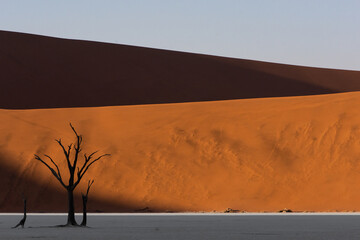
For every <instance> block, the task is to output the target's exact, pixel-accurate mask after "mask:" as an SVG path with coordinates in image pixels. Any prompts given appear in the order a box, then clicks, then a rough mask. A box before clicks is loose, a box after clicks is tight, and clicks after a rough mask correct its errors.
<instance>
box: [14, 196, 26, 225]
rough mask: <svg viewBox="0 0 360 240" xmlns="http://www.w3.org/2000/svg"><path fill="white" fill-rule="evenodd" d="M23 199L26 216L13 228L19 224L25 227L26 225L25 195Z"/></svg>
mask: <svg viewBox="0 0 360 240" xmlns="http://www.w3.org/2000/svg"><path fill="white" fill-rule="evenodd" d="M23 201H24V217H23V218H22V219H21V220H20V222H19V223H18V224H17V225H16V226H15V227H13V228H17V227H18V226H21V227H22V228H24V225H25V221H26V198H25V197H24V196H23Z"/></svg>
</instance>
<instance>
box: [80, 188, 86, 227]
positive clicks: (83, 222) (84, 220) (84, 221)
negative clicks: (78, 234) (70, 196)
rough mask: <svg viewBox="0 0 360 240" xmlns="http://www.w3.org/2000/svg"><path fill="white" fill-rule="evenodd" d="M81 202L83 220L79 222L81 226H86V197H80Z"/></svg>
mask: <svg viewBox="0 0 360 240" xmlns="http://www.w3.org/2000/svg"><path fill="white" fill-rule="evenodd" d="M82 201H83V220H82V222H81V226H86V220H87V219H86V218H87V217H86V204H87V196H84V195H83V196H82Z"/></svg>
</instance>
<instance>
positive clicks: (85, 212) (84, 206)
mask: <svg viewBox="0 0 360 240" xmlns="http://www.w3.org/2000/svg"><path fill="white" fill-rule="evenodd" d="M93 183H94V180H92V181H89V182H88V188H87V190H86V194H85V195H84V194H81V196H82V202H83V220H82V222H81V226H84V227H86V222H87V210H86V205H87V201H88V195H89V190H90V188H91V185H93Z"/></svg>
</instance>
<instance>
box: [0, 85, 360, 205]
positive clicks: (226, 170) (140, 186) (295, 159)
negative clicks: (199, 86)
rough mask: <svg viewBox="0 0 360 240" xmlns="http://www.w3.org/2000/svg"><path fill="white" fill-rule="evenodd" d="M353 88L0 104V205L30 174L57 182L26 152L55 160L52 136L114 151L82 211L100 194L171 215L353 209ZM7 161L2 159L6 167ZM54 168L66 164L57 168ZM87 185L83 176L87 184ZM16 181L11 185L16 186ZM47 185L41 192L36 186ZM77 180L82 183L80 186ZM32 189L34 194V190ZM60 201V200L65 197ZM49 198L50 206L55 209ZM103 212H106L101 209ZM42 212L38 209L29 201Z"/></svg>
mask: <svg viewBox="0 0 360 240" xmlns="http://www.w3.org/2000/svg"><path fill="white" fill-rule="evenodd" d="M359 102H360V93H357V92H355V93H341V94H331V95H319V96H304V97H286V98H273V99H243V100H230V101H216V102H201V103H177V104H161V105H139V106H117V107H100V108H80V109H77V108H71V109H50V110H49V109H37V110H0V132H1V134H0V147H1V152H2V156H3V157H2V167H3V166H6V167H8V168H11V169H19V174H14V176H13V177H12V180H7V182H6V184H2V186H1V188H2V190H1V203H2V205H3V206H1V209H5V210H6V209H10V206H11V204H12V203H11V202H10V201H6V199H14V198H13V197H12V198H11V196H12V194H15V193H14V191H9V189H21V186H23V185H24V184H27V183H28V181H22V180H21V176H22V175H24V174H25V175H26V176H28V177H29V178H30V179H32V180H33V181H36V182H37V183H38V185H36V186H32V185H31V184H30V185H29V184H27V185H26V186H27V188H28V189H32V187H34V189H33V192H34V194H36V195H35V196H36V197H34V201H35V202H36V198H41V199H42V201H44V199H47V202H49V204H48V206H50V202H52V201H53V200H52V197H51V195H50V194H47V191H46V190H44V189H45V186H47V187H48V188H50V187H53V188H56V187H57V186H58V183H57V182H55V181H54V179H53V177H52V176H50V175H49V173H48V171H47V169H45V168H44V167H43V166H42V165H40V163H37V162H35V160H33V157H32V156H33V154H34V153H37V154H39V153H48V154H51V155H52V156H54V157H55V159H57V161H59V159H63V158H62V155H61V151H60V150H59V149H58V147H57V145H56V143H55V142H54V141H53V139H54V138H58V137H62V140H63V142H69V141H71V140H73V135H72V133H71V131H70V128H69V126H68V125H67V122H68V121H72V122H73V124H74V125H75V126H76V127H77V130H78V132H80V133H82V134H83V135H84V139H85V145H84V151H91V150H101V152H106V153H111V154H112V157H111V158H110V159H107V160H104V161H103V164H97V165H96V166H94V168H93V169H91V170H90V171H89V175H88V176H89V178H94V179H95V184H94V188H93V189H92V192H91V198H96V199H97V201H98V202H97V203H94V202H92V203H91V199H90V203H89V204H90V205H91V206H90V208H91V209H106V210H107V211H119V208H116V207H114V209H112V208H110V207H104V206H101V201H107V202H109V203H112V204H113V206H116V204H117V203H120V204H122V205H125V206H132V207H133V208H145V207H149V208H151V209H160V210H174V211H212V210H218V211H221V210H224V209H226V208H228V207H229V208H233V209H240V210H247V211H276V210H279V209H283V208H290V209H293V210H298V211H306V210H308V211H336V210H340V211H348V210H349V211H351V210H357V211H359V210H360V205H359V200H360V184H359V182H360V162H359V156H360V138H359V136H360V108H359V107H357V103H359ZM5 163H6V164H5ZM61 167H62V168H63V167H65V165H64V164H62V165H61ZM85 180H86V179H85ZM15 184H17V185H16V186H15ZM42 184H43V185H44V187H43V188H44V189H43V190H41V189H40V190H39V189H35V187H36V188H39V186H41V185H42ZM84 187H86V183H85V182H84V183H83V185H81V186H80V189H79V190H81V189H82V188H84ZM38 192H41V194H37V193H38ZM65 202H66V200H65ZM56 203H57V204H54V205H51V208H53V209H52V210H53V211H56V210H61V209H63V208H62V207H61V206H59V205H58V202H56ZM109 208H110V209H109ZM37 209H40V208H37Z"/></svg>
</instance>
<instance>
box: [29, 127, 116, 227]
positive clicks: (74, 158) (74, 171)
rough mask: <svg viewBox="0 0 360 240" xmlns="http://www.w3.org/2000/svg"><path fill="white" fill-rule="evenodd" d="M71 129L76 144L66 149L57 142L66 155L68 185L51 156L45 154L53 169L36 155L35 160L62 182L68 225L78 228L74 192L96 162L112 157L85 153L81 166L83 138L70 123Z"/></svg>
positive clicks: (59, 140)
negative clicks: (66, 199)
mask: <svg viewBox="0 0 360 240" xmlns="http://www.w3.org/2000/svg"><path fill="white" fill-rule="evenodd" d="M70 127H71V129H72V131H73V132H74V134H75V136H76V141H75V143H71V144H69V145H68V146H67V148H66V147H65V146H64V144H63V143H62V142H61V139H58V140H55V141H56V142H57V143H58V144H59V146H60V148H61V149H62V151H63V153H64V155H65V159H66V163H67V168H68V171H69V180H68V183H67V184H66V183H65V182H64V180H63V178H62V175H61V171H60V169H59V166H58V165H57V164H56V162H55V161H54V160H53V159H52V158H51V157H50V156H49V155H46V154H45V155H44V156H45V157H46V158H47V159H49V161H50V162H51V164H52V165H53V167H51V166H50V165H49V164H48V163H46V161H44V160H43V159H42V158H40V157H39V156H38V155H36V154H35V159H36V160H38V161H40V162H41V163H42V164H44V165H45V166H46V167H47V168H48V169H49V170H50V171H51V173H52V174H53V175H54V177H55V178H56V179H57V180H58V181H59V182H60V184H61V186H63V187H64V188H65V189H66V191H67V195H68V218H67V223H66V225H73V226H77V225H78V224H77V223H76V220H75V207H74V190H75V188H76V187H77V186H78V185H79V183H80V181H81V179H82V178H83V176H84V175H85V173H86V172H87V171H88V170H89V168H90V167H91V166H92V165H93V164H94V163H95V162H97V161H99V160H100V159H102V158H103V157H105V156H110V154H103V155H100V156H98V157H95V155H96V154H97V152H98V151H95V152H92V153H91V154H89V155H88V154H86V153H85V154H84V155H83V157H84V160H83V161H82V164H80V163H79V162H78V161H79V158H80V156H79V155H80V152H81V151H82V148H81V147H82V142H83V137H82V136H81V135H79V134H78V133H77V132H76V130H75V128H74V127H73V126H72V125H71V123H70ZM72 150H74V151H72ZM72 152H73V153H72ZM78 163H79V166H78Z"/></svg>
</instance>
